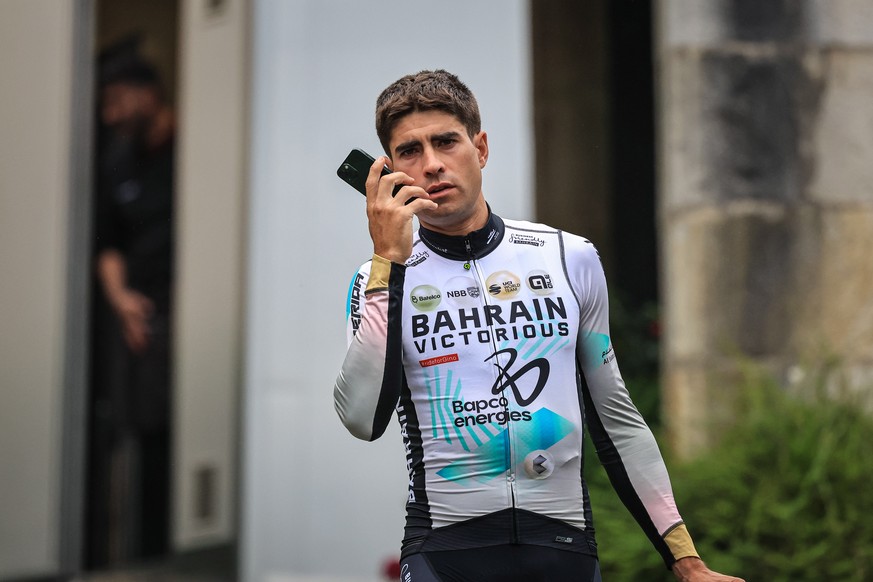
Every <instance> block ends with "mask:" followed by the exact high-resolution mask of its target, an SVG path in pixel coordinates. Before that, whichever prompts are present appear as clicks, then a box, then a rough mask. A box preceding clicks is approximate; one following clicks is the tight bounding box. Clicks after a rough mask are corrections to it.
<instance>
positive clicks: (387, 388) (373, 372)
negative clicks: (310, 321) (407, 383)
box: [333, 256, 404, 440]
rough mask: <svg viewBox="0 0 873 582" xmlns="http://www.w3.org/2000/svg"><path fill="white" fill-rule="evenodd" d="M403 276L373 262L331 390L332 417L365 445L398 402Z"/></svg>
mask: <svg viewBox="0 0 873 582" xmlns="http://www.w3.org/2000/svg"><path fill="white" fill-rule="evenodd" d="M403 275H404V267H403V266H402V265H398V264H396V263H391V262H389V261H387V260H386V259H383V258H381V257H378V256H374V259H373V264H372V267H371V273H370V277H369V280H368V283H367V290H366V292H365V297H366V300H365V301H364V307H363V313H362V317H361V324H360V326H359V328H358V330H357V332H356V333H355V334H354V337H352V339H351V342H350V344H349V348H348V351H347V352H346V357H345V361H344V362H343V366H342V369H341V370H340V373H339V375H338V376H337V379H336V383H335V384H334V392H333V394H334V407H335V408H336V411H337V414H338V415H339V417H340V419H341V420H342V422H343V424H344V425H345V426H346V428H348V430H349V432H351V433H352V434H353V435H354V436H356V437H358V438H360V439H364V440H375V439H377V438H379V437H380V436H381V435H382V433H383V432H384V431H385V428H386V427H387V426H388V422H389V421H390V419H391V415H392V413H393V411H394V407H395V406H396V403H397V400H398V398H399V396H400V388H401V385H402V383H403V364H402V344H401V319H400V314H401V299H402V288H403Z"/></svg>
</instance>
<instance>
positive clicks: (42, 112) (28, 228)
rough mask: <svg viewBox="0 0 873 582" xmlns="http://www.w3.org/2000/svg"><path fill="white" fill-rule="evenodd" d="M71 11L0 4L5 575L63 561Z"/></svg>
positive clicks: (55, 0)
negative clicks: (63, 427) (64, 387)
mask: <svg viewBox="0 0 873 582" xmlns="http://www.w3.org/2000/svg"><path fill="white" fill-rule="evenodd" d="M72 11H73V3H72V2H69V1H65V0H3V1H2V2H0V71H2V81H0V85H2V90H0V579H3V578H7V577H12V576H23V575H35V574H42V573H53V572H55V571H56V570H57V568H58V567H59V549H58V548H59V546H58V542H59V540H58V529H59V522H60V506H59V503H60V484H61V473H60V466H61V465H60V463H61V458H60V457H61V455H60V451H61V445H60V442H61V439H60V433H61V420H62V419H61V416H62V415H61V410H62V389H63V385H64V373H63V371H64V338H65V309H66V299H67V246H68V243H69V238H68V236H69V232H68V230H67V218H68V213H69V207H70V177H71V173H70V143H71V141H70V140H71V136H70V127H71V118H70V115H71V103H72V99H71V93H70V88H71V78H70V74H71V68H72V64H73V60H72V57H71V54H72V42H73V41H72V38H73V16H72V14H73V12H72Z"/></svg>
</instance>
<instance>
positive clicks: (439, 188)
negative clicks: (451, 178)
mask: <svg viewBox="0 0 873 582" xmlns="http://www.w3.org/2000/svg"><path fill="white" fill-rule="evenodd" d="M449 188H454V185H453V184H451V183H449V182H440V183H438V184H434V185H433V186H431V187H430V188H428V189H427V193H428V194H430V195H431V196H433V195H436V194H440V193H442V192H444V191H446V190H448V189H449Z"/></svg>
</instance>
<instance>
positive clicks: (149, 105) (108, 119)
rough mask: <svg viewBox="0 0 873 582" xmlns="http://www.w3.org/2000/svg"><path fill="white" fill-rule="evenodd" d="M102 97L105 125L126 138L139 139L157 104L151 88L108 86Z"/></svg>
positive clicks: (125, 85)
mask: <svg viewBox="0 0 873 582" xmlns="http://www.w3.org/2000/svg"><path fill="white" fill-rule="evenodd" d="M100 97H101V101H100V116H101V118H102V120H103V123H104V124H106V125H107V126H108V127H110V128H112V129H113V130H114V131H116V132H118V133H119V134H121V135H123V136H125V137H139V136H140V135H141V134H142V132H143V131H144V130H145V128H146V126H147V125H148V121H149V119H151V116H152V115H153V114H154V111H155V107H156V103H157V101H156V95H155V92H154V90H153V89H152V88H151V87H146V86H140V85H134V84H128V83H112V84H110V85H107V86H106V87H104V88H103V90H102V92H101V96H100Z"/></svg>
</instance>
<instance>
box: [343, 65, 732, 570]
mask: <svg viewBox="0 0 873 582" xmlns="http://www.w3.org/2000/svg"><path fill="white" fill-rule="evenodd" d="M376 131H377V134H378V136H379V139H380V141H381V143H382V146H383V147H384V149H385V151H386V152H387V154H388V157H381V158H379V159H378V160H376V162H375V163H374V164H373V166H372V168H371V169H370V173H369V177H368V180H367V217H368V220H369V229H370V235H371V238H372V240H373V253H374V254H373V258H372V260H371V261H370V262H368V263H366V264H364V265H363V266H362V268H361V269H360V270H359V272H358V274H357V275H356V277H355V279H354V281H353V287H352V291H351V294H350V318H349V325H350V344H349V348H348V353H347V354H346V359H345V362H344V363H343V367H342V370H341V371H340V374H339V376H338V378H337V381H336V385H335V387H334V402H335V406H336V409H337V412H338V413H339V416H340V418H341V419H342V421H343V423H344V424H345V426H346V427H347V428H348V429H349V431H350V432H352V434H354V435H355V436H356V437H359V438H362V439H365V440H373V439H376V438H378V437H379V436H381V434H382V432H383V431H384V430H385V428H386V426H387V424H388V422H389V419H390V416H391V413H392V410H393V409H394V408H395V406H396V410H397V415H398V419H399V421H400V426H401V432H402V435H403V439H404V444H405V447H406V454H407V468H408V470H409V498H408V501H407V519H406V531H405V536H404V539H403V547H402V554H401V562H402V566H401V567H402V572H403V575H404V576H406V575H407V574H408V575H411V577H410V578H408V579H409V580H410V582H422V581H430V580H471V581H477V582H481V581H487V580H500V581H505V580H524V581H526V582H529V581H532V580H548V581H562V580H574V581H583V582H586V581H597V580H600V574H599V567H598V563H597V558H596V545H595V541H594V533H593V527H592V521H591V508H590V504H589V500H588V494H587V489H586V486H585V482H584V480H583V478H582V465H583V459H582V456H583V447H582V436H583V420H584V422H587V423H588V426H589V431H590V433H591V435H592V437H593V439H594V440H595V444H596V446H597V450H598V454H599V456H600V458H601V461H602V462H603V464H604V465H605V467H606V468H607V471H608V472H609V475H610V478H611V480H612V483H613V484H614V486H615V488H616V490H617V491H618V493H619V495H620V496H621V498H622V500H623V501H624V503H625V504H626V505H627V506H628V508H629V509H630V511H631V513H632V514H633V515H634V517H635V518H636V519H637V520H638V521H639V523H640V525H641V526H642V528H643V530H644V531H645V532H646V534H647V535H648V536H649V538H650V539H651V540H652V542H653V543H654V545H655V547H656V548H657V549H658V551H659V552H660V553H661V555H662V556H663V558H664V560H665V562H666V564H667V566H668V567H670V568H672V570H673V572H674V573H675V574H676V577H677V578H678V579H679V580H686V581H695V582H704V581H737V580H739V579H737V578H733V577H730V576H724V575H721V574H717V573H715V572H712V571H710V570H709V569H708V568H706V566H705V565H704V564H703V562H702V561H701V560H700V558H699V557H698V556H697V553H696V551H695V549H694V545H693V543H692V541H691V538H690V536H689V534H688V532H687V530H686V528H685V526H684V525H683V523H682V519H681V518H680V516H679V513H678V512H677V510H676V507H675V504H674V502H673V496H672V492H671V489H670V483H669V479H668V476H667V471H666V469H665V467H664V464H663V461H662V459H661V455H660V453H659V451H658V447H657V445H656V443H655V440H654V438H653V436H652V433H651V431H650V430H649V429H648V427H647V426H646V424H645V422H644V421H643V419H642V418H641V417H640V415H639V413H638V412H637V410H636V408H635V407H634V405H633V403H632V402H631V400H630V397H629V395H628V392H627V390H626V389H625V387H624V384H623V382H622V379H621V376H620V374H619V371H618V366H617V363H616V360H615V355H614V353H613V350H612V345H611V342H610V340H609V326H608V306H607V296H606V283H605V280H604V276H603V270H602V268H601V265H600V260H599V257H598V255H597V252H596V251H595V249H594V247H593V246H592V245H591V243H589V242H588V241H587V240H585V239H583V238H581V237H577V236H574V235H571V234H568V233H564V232H561V231H558V230H555V229H553V228H550V227H548V226H545V225H541V224H533V223H529V222H519V221H511V220H503V219H501V218H500V217H499V216H497V215H496V214H494V213H492V212H491V209H490V207H489V206H488V205H487V204H486V202H485V198H484V195H483V193H482V169H483V168H484V167H485V164H486V162H487V161H488V137H487V134H486V133H485V132H484V131H482V130H481V127H480V117H479V111H478V106H477V104H476V100H475V98H474V96H473V95H472V93H471V92H470V91H469V89H468V88H467V87H466V86H465V85H464V84H463V83H461V82H460V80H458V78H457V77H455V76H454V75H451V74H449V73H447V72H445V71H422V72H420V73H417V74H414V75H408V76H405V77H403V78H401V79H399V80H398V81H396V82H395V83H393V84H392V85H390V86H389V87H388V88H387V89H385V90H384V91H383V92H382V94H381V95H380V96H379V98H378V100H377V104H376ZM383 164H389V165H390V167H391V169H393V173H391V174H388V175H386V176H385V177H382V178H381V179H380V171H381V169H382V166H383ZM396 185H402V188H401V189H400V190H399V192H398V193H397V194H396V196H394V197H392V191H393V190H394V188H395V186H396ZM413 216H417V217H418V220H419V223H420V228H419V229H418V232H417V233H413V226H412V223H413V221H412V218H413ZM403 579H404V580H406V578H403Z"/></svg>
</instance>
